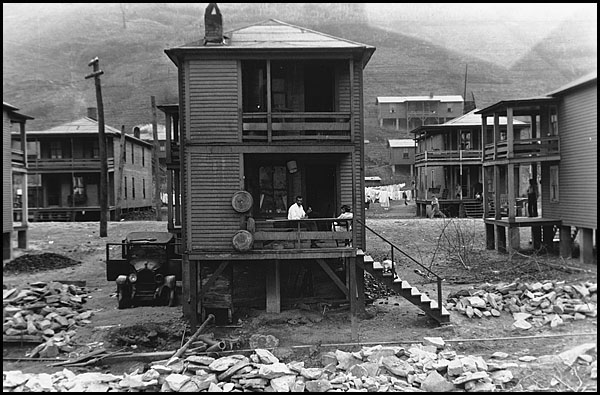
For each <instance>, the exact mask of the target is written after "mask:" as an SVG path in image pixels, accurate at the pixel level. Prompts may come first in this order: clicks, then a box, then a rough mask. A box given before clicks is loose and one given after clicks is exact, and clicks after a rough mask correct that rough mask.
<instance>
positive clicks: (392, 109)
mask: <svg viewBox="0 0 600 395" xmlns="http://www.w3.org/2000/svg"><path fill="white" fill-rule="evenodd" d="M390 112H391V113H395V112H396V106H394V105H391V106H390Z"/></svg>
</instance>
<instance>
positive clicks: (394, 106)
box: [375, 93, 465, 132]
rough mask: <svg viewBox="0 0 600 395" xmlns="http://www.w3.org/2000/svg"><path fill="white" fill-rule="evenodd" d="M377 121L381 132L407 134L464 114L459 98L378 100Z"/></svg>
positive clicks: (463, 103)
mask: <svg viewBox="0 0 600 395" xmlns="http://www.w3.org/2000/svg"><path fill="white" fill-rule="evenodd" d="M375 104H376V105H377V120H378V122H379V126H380V127H382V128H385V127H387V128H390V127H392V128H394V129H395V130H402V131H406V132H408V131H410V130H412V129H414V128H417V127H419V126H422V125H439V124H442V123H444V122H446V121H449V120H451V119H453V118H456V117H458V116H460V115H462V114H464V111H463V110H464V105H465V101H464V99H463V97H462V96H460V95H434V94H433V93H431V94H429V95H428V96H378V97H377V100H376V102H375Z"/></svg>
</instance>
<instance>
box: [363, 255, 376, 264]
mask: <svg viewBox="0 0 600 395" xmlns="http://www.w3.org/2000/svg"><path fill="white" fill-rule="evenodd" d="M363 262H364V263H365V264H367V265H372V264H373V262H374V260H373V257H372V256H371V255H365V256H364V257H363Z"/></svg>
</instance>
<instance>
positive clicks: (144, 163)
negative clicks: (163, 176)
mask: <svg viewBox="0 0 600 395" xmlns="http://www.w3.org/2000/svg"><path fill="white" fill-rule="evenodd" d="M143 166H146V148H144V147H142V167H143Z"/></svg>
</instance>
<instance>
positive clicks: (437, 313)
mask: <svg viewBox="0 0 600 395" xmlns="http://www.w3.org/2000/svg"><path fill="white" fill-rule="evenodd" d="M364 266H365V270H366V271H367V272H369V273H370V274H371V275H372V276H373V277H374V278H375V279H377V280H378V281H379V282H381V283H382V284H384V285H385V286H387V287H389V288H391V289H393V290H394V291H395V292H396V293H398V294H399V295H401V296H402V297H404V298H405V299H406V300H408V301H409V302H410V303H412V304H413V305H415V306H417V307H418V308H419V309H421V310H422V311H423V312H424V313H425V314H427V315H428V316H430V317H431V318H433V319H434V320H436V321H437V322H438V323H439V324H442V325H443V324H448V323H450V313H449V312H448V310H446V309H445V308H444V306H438V303H437V302H436V301H435V300H431V299H430V298H429V297H428V296H427V295H425V294H424V293H421V292H419V290H418V289H417V288H416V287H414V286H412V285H410V284H409V283H408V281H406V280H402V279H400V278H399V277H398V276H397V275H394V273H392V271H391V270H384V267H383V265H382V264H381V263H380V262H375V261H374V260H373V258H372V257H371V256H369V255H365V256H364Z"/></svg>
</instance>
